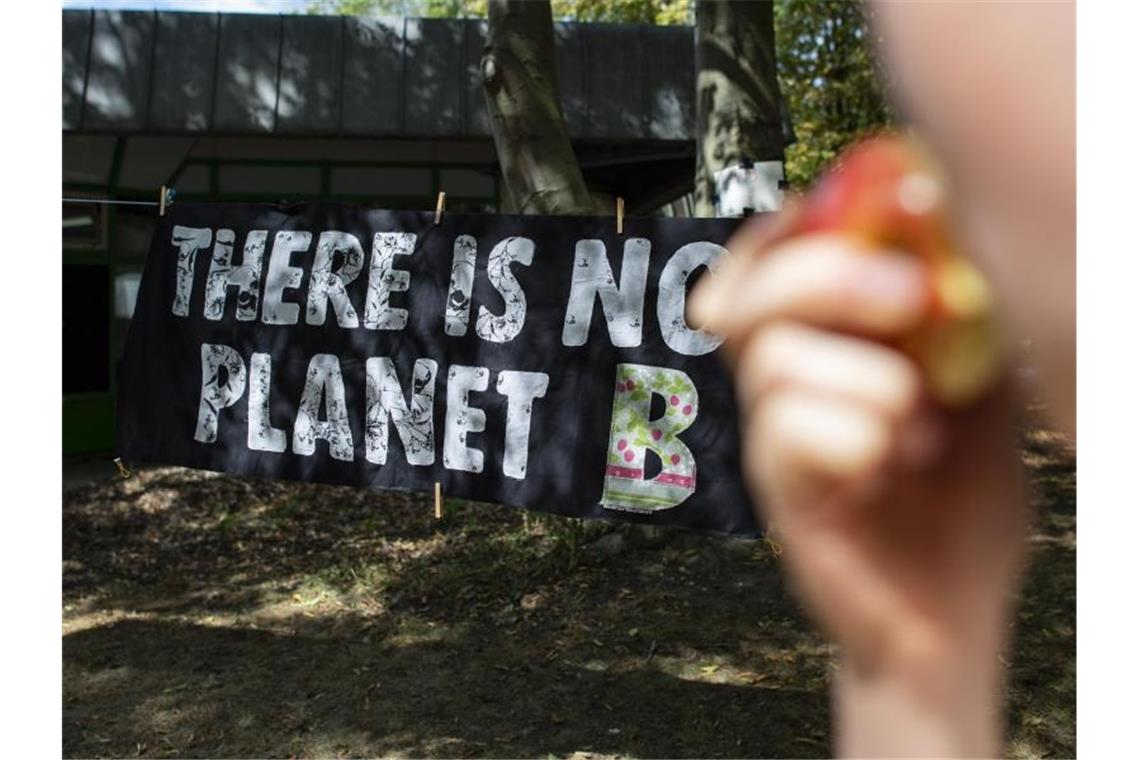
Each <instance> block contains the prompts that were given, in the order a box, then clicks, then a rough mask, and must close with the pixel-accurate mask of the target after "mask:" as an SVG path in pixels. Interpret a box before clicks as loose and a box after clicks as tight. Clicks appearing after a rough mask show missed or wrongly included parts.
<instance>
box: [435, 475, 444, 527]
mask: <svg viewBox="0 0 1140 760" xmlns="http://www.w3.org/2000/svg"><path fill="white" fill-rule="evenodd" d="M435 519H436V520H437V521H438V520H442V519H443V486H442V485H441V484H440V482H439V481H438V480H437V481H436V482H435Z"/></svg>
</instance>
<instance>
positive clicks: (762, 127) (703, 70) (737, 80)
mask: <svg viewBox="0 0 1140 760" xmlns="http://www.w3.org/2000/svg"><path fill="white" fill-rule="evenodd" d="M696 15H697V28H696V31H697V58H696V64H697V130H696V134H697V171H696V177H695V178H694V179H695V186H694V189H693V198H694V206H695V212H696V215H697V216H715V214H716V212H715V195H716V187H715V183H714V179H713V178H714V175H715V174H716V172H718V171H720V170H721V169H724V168H725V167H727V166H735V165H737V164H740V163H741V162H747V161H780V160H782V159H783V157H784V133H783V128H782V122H781V118H780V87H779V84H778V82H777V81H776V34H775V28H774V26H773V20H772V16H773V7H772V2H771V0H766V1H764V2H744V1H743V0H700V1H699V2H698V3H697V12H696Z"/></svg>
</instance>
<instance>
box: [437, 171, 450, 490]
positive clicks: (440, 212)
mask: <svg viewBox="0 0 1140 760" xmlns="http://www.w3.org/2000/svg"><path fill="white" fill-rule="evenodd" d="M446 198H447V193H445V192H443V191H442V190H440V191H439V196H438V197H437V198H436V199H435V223H436V224H439V220H440V219H442V218H443V202H444V199H446ZM436 485H439V484H438V483H437V484H436Z"/></svg>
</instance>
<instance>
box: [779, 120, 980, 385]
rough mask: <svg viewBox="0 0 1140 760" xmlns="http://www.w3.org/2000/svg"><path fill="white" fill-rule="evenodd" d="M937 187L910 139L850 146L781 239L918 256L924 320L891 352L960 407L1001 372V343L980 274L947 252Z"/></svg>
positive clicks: (884, 138) (941, 189)
mask: <svg viewBox="0 0 1140 760" xmlns="http://www.w3.org/2000/svg"><path fill="white" fill-rule="evenodd" d="M945 196H946V193H945V184H944V181H943V178H942V176H941V175H940V174H939V173H938V172H937V170H935V169H934V168H933V165H932V164H931V163H930V162H929V160H928V159H927V157H926V154H925V152H924V151H923V150H922V148H921V147H920V146H919V145H918V144H917V143H916V142H915V141H914V140H912V139H909V138H906V137H903V136H901V135H881V136H878V137H874V138H870V139H867V140H864V141H862V142H860V143H857V144H855V145H854V146H852V147H851V148H849V149H848V150H847V151H845V152H844V153H843V154H842V155H840V156H839V158H838V160H837V162H836V165H835V166H834V167H833V168H832V169H830V170H829V171H828V172H827V173H826V174H825V175H824V176H823V177H822V178H821V179H820V181H819V183H818V184H817V185H816V186H815V188H813V189H812V190H811V191H809V192H808V194H807V195H806V197H804V198H803V201H802V204H801V206H800V207H799V209H798V210H797V211H796V212H795V213H796V217H795V222H794V223H793V224H792V233H791V234H807V233H817V232H832V233H841V234H844V235H850V236H853V237H856V238H858V239H861V240H862V241H864V242H866V243H868V244H869V245H868V249H869V250H890V251H902V252H906V253H911V254H913V255H915V256H918V257H920V258H921V259H922V260H923V262H924V263H925V264H926V265H927V266H928V268H929V272H930V280H929V282H930V290H929V299H928V303H929V305H928V309H927V314H926V318H925V319H924V320H922V322H921V323H920V324H919V326H918V327H917V328H916V329H915V330H914V331H913V332H912V333H911V334H909V335H906V336H903V338H902V339H901V341H900V343H899V348H901V349H902V350H903V351H905V352H906V353H908V354H909V355H910V356H911V357H912V358H914V360H915V361H916V362H917V363H918V365H919V366H920V367H921V368H922V370H923V372H924V373H925V375H926V377H927V380H928V383H929V386H930V389H931V392H932V393H933V395H934V397H935V399H936V400H938V401H939V402H941V403H942V404H944V405H946V406H949V407H964V406H968V405H970V404H971V403H973V402H974V401H976V400H977V399H978V398H979V397H980V396H982V395H983V394H984V393H985V392H986V391H987V390H988V389H990V388H991V387H992V386H993V384H994V382H995V381H996V380H997V378H998V377H999V376H1000V374H1001V370H1002V367H1003V350H1002V348H1003V347H1002V339H1001V335H1000V332H999V330H998V327H997V322H996V319H995V314H994V304H993V297H992V295H991V292H990V288H989V285H988V284H987V282H986V280H985V278H984V277H983V276H982V275H981V274H980V273H979V272H978V271H977V270H976V269H975V268H974V267H973V266H972V265H971V264H970V263H969V262H968V261H967V260H966V258H965V257H963V256H962V255H961V254H960V252H959V251H958V250H956V249H955V247H954V244H953V241H952V238H951V234H950V231H949V229H948V224H947V214H946V205H945Z"/></svg>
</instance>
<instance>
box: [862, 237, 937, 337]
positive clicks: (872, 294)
mask: <svg viewBox="0 0 1140 760" xmlns="http://www.w3.org/2000/svg"><path fill="white" fill-rule="evenodd" d="M851 286H852V287H853V288H854V289H856V290H857V291H859V294H860V300H861V301H864V302H866V303H868V304H869V305H870V308H871V309H872V310H873V311H872V312H871V313H870V314H869V315H868V316H870V317H872V318H873V321H874V322H876V323H879V324H881V325H882V326H883V327H888V328H897V327H901V326H903V325H905V324H906V323H909V322H910V321H912V320H913V319H915V318H917V317H918V316H920V315H921V314H922V313H923V312H924V311H925V310H926V303H927V298H928V294H927V272H926V269H925V267H924V266H923V265H922V264H921V263H920V262H918V261H916V260H915V259H914V258H912V257H910V256H906V255H905V254H891V255H876V256H874V257H872V258H868V260H867V261H863V262H860V265H859V267H858V271H857V272H856V273H853V277H852V281H851Z"/></svg>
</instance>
